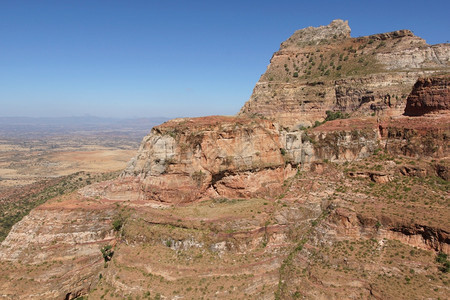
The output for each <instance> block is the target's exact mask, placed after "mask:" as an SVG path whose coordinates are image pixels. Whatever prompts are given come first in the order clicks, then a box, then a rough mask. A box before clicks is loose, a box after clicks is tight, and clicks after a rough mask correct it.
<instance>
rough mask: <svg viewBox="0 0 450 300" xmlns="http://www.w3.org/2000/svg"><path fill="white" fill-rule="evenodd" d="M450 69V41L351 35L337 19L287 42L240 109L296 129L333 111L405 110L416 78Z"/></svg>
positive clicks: (404, 33)
mask: <svg viewBox="0 0 450 300" xmlns="http://www.w3.org/2000/svg"><path fill="white" fill-rule="evenodd" d="M449 70H450V45H449V44H440V45H433V46H430V45H428V44H426V42H425V41H424V40H423V39H421V38H419V37H417V36H414V34H413V33H412V32H411V31H409V30H398V31H394V32H390V33H383V34H375V35H371V36H365V37H358V38H351V37H350V27H349V26H348V23H347V22H344V21H341V20H335V21H333V22H331V23H330V24H329V25H327V26H320V27H318V28H313V27H309V28H306V29H302V30H298V31H296V32H295V33H294V34H293V35H292V36H291V37H290V38H289V39H287V40H286V41H285V42H283V43H282V44H281V47H280V50H279V51H278V52H276V53H275V54H274V55H273V56H272V59H271V60H270V65H269V66H268V68H267V71H266V72H265V73H264V74H263V75H262V76H261V78H260V79H259V81H258V83H257V84H256V86H255V88H254V90H253V94H252V95H251V97H250V100H249V101H248V102H247V103H245V105H244V106H243V107H242V109H241V111H240V113H239V114H240V115H262V116H265V117H268V118H273V119H275V120H277V121H278V122H280V123H281V124H282V125H283V126H286V127H291V128H293V127H295V126H310V125H312V124H314V122H315V121H317V120H319V121H323V119H324V118H325V112H326V111H327V110H331V111H342V112H346V113H351V114H352V115H353V116H361V115H370V114H375V113H376V114H378V115H400V114H402V113H403V110H404V107H405V104H406V96H407V95H408V94H409V92H410V90H411V88H412V86H413V85H414V83H415V82H416V80H417V78H418V77H420V76H424V75H429V74H432V73H436V72H438V73H439V72H449Z"/></svg>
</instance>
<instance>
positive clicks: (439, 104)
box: [405, 75, 450, 116]
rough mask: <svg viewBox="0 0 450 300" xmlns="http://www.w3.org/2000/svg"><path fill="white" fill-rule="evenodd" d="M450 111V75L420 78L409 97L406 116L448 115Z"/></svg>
mask: <svg viewBox="0 0 450 300" xmlns="http://www.w3.org/2000/svg"><path fill="white" fill-rule="evenodd" d="M449 110H450V75H443V76H436V77H431V78H420V79H419V80H418V81H417V82H416V84H415V85H414V88H413V90H412V92H411V94H410V95H409V96H408V99H407V101H406V108H405V115H407V116H420V115H424V114H428V113H439V112H444V113H447V112H448V111H449Z"/></svg>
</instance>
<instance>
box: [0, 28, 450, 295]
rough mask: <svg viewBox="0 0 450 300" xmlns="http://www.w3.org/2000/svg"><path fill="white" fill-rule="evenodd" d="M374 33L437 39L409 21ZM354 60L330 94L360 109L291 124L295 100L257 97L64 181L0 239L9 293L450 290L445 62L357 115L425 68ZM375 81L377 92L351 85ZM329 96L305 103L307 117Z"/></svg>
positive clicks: (157, 133)
mask: <svg viewBox="0 0 450 300" xmlns="http://www.w3.org/2000/svg"><path fill="white" fill-rule="evenodd" d="M349 32H350V29H349V28H348V25H347V24H346V23H344V22H341V21H335V22H333V23H332V24H330V25H329V26H326V27H322V28H318V29H317V28H308V29H305V30H302V31H298V32H296V33H295V34H294V36H293V37H292V39H291V40H288V41H287V42H285V43H283V44H282V47H281V48H282V50H280V52H281V51H294V52H295V51H300V50H298V49H307V47H326V46H329V47H331V48H332V47H334V46H336V45H338V44H340V43H344V44H345V43H354V42H355V41H356V40H357V39H356V40H355V39H351V38H350V37H349ZM330 38H331V39H332V40H335V43H336V45H333V44H328V40H329V39H330ZM364 39H367V45H365V47H372V46H370V45H372V44H374V43H376V42H377V41H378V42H380V41H386V45H387V44H389V43H392V40H395V39H397V40H398V41H399V42H398V43H397V46H398V45H399V44H401V45H403V46H402V47H404V48H402V49H404V50H405V51H406V50H408V49H410V48H409V47H412V46H410V45H414V43H416V44H417V45H422V46H423V48H421V49H423V50H424V51H425V52H426V51H428V50H427V49H430V47H429V46H427V45H425V44H424V42H423V41H422V40H421V39H419V38H417V37H414V36H413V35H412V33H410V32H409V31H399V32H393V33H388V34H381V35H375V36H371V37H368V38H362V40H364ZM371 40H373V42H370V41H371ZM406 41H407V42H406ZM411 42H413V43H412V44H411ZM305 43H306V44H305ZM380 43H381V42H380ZM394 43H395V42H394ZM417 45H416V46H417ZM397 46H395V47H397ZM422 46H421V47H422ZM365 47H363V48H362V49H366V48H365ZM382 47H384V46H380V47H379V48H382ZM392 47H394V46H393V45H392ZM398 47H400V46H398ZM443 47H444V48H445V47H446V46H443ZM331 48H330V49H331ZM419 48H420V47H419ZM308 49H309V48H308ZM320 49H322V48H320ZM320 49H319V51H320ZM351 49H354V48H351ZM358 49H359V47H358ZM362 49H359V50H362ZM396 49H397V48H396ZM414 49H416V48H414ZM439 49H440V48H439ZM359 50H356V52H353V51H350V52H351V53H355V54H357V53H358V51H359ZM397 50H398V49H397ZM416 50H417V49H416ZM416 50H414V51H416ZM441 50H442V49H441ZM301 51H303V50H301ZM414 51H413V52H414ZM406 52H407V51H406ZM283 53H284V52H283ZM315 53H316V52H315ZM414 53H416V54H417V52H414ZM439 53H440V52H439ZM416 54H414V55H416ZM279 55H281V54H279ZM282 55H285V54H282ZM314 55H316V54H314ZM317 55H319V52H317ZM331 55H332V54H330V57H331ZM294 56H295V55H294ZM275 57H276V56H274V58H273V60H274V59H275ZM380 57H381V56H380ZM389 57H391V56H389V55H387V56H386V57H384V59H390V58H389ZM402 57H404V56H402ZM413 57H414V59H416V58H417V57H416V56H413ZM337 59H339V58H337ZM408 59H409V58H408ZM408 59H406V60H405V61H408ZM348 60H350V58H348V59H347V60H345V57H343V59H342V61H348ZM372 62H373V61H372ZM378 63H379V62H377V64H378ZM396 63H398V65H399V66H403V65H402V64H403V62H402V61H401V60H400V59H399V61H398V62H396ZM427 63H428V62H427ZM423 64H425V62H421V63H419V66H425V65H423ZM432 64H434V66H436V65H437V63H436V62H432ZM369 65H370V62H369V64H368V65H367V66H369ZM392 65H395V64H394V63H393V62H392ZM407 65H408V68H409V67H410V66H411V62H410V61H409V62H407ZM372 66H377V65H375V64H374V65H372ZM346 67H349V66H346ZM346 67H345V66H344V65H342V67H341V68H340V69H339V70H336V72H337V71H340V70H342V69H344V68H346ZM403 67H404V66H403ZM403 67H402V68H403ZM396 68H397V67H396ZM411 68H412V67H411ZM270 70H272V69H271V67H269V70H268V71H270ZM316 71H317V70H316ZM355 72H356V73H355V74H353V75H354V76H353V75H352V77H347V78H345V79H342V80H344V81H337V80H336V81H335V83H333V84H337V83H339V84H340V86H339V87H337V86H336V87H334V90H335V92H336V95H337V94H339V93H341V94H339V95H341V96H339V97H338V98H339V99H340V100H339V101H340V102H336V103H334V102H330V103H334V104H333V105H341V106H342V107H343V108H344V110H345V111H348V112H353V113H354V117H353V118H349V119H337V120H332V121H327V122H325V123H317V124H316V126H314V127H313V128H306V127H305V126H304V127H301V128H296V127H295V126H294V127H293V128H286V125H287V124H288V123H289V122H291V121H292V120H294V119H295V118H297V117H298V114H297V112H295V111H290V113H289V114H285V112H286V111H288V110H289V109H290V108H289V107H290V106H289V105H290V104H289V103H287V102H285V103H284V104H286V105H284V104H283V105H284V106H280V107H281V108H282V110H281V113H280V111H273V110H271V109H273V108H274V107H275V105H274V103H268V104H267V106H265V107H266V108H267V109H268V110H267V112H270V113H271V114H272V113H273V115H270V114H269V115H267V116H269V117H274V118H275V117H276V118H279V119H277V120H271V119H267V118H262V117H260V116H258V114H259V113H260V112H258V113H256V115H252V116H251V117H250V116H246V115H245V114H243V115H241V116H238V117H223V116H211V117H202V118H185V119H175V120H172V121H169V122H166V123H164V124H161V125H159V126H156V127H154V128H153V129H152V130H151V132H150V134H149V135H148V136H146V137H145V138H144V139H143V141H142V143H141V146H140V148H139V150H138V152H137V154H136V156H135V157H134V158H133V159H132V160H131V161H130V163H129V164H128V166H127V168H126V169H125V170H124V171H123V172H122V174H121V176H120V178H118V179H114V180H110V181H105V182H101V183H97V184H93V185H90V186H87V187H85V188H83V189H80V190H79V191H78V192H76V193H73V194H69V195H64V196H58V197H56V198H54V199H52V200H50V201H49V202H47V203H46V204H44V205H42V206H40V207H38V208H37V209H35V210H33V211H32V212H31V213H30V214H29V215H28V216H27V217H25V218H24V219H23V220H22V221H20V222H19V223H17V224H16V225H15V226H14V227H13V229H12V231H11V232H10V234H9V235H8V237H7V238H6V239H5V240H4V241H3V243H2V244H1V246H0V262H1V264H0V266H1V267H0V278H1V281H0V284H1V285H0V287H1V292H0V297H2V298H6V299H42V298H48V299H64V298H65V299H74V298H76V297H78V296H80V295H89V296H90V297H92V298H93V299H105V298H106V299H124V298H130V297H131V298H149V297H150V296H151V297H153V298H156V299H158V298H167V299H169V298H172V299H179V298H183V297H185V298H194V299H199V298H202V297H203V298H208V299H213V298H222V299H230V298H234V299H255V298H259V299H274V298H275V299H298V298H301V297H304V298H309V299H344V298H362V299H373V298H377V299H414V298H423V297H425V296H426V297H432V298H438V297H441V298H444V297H445V296H446V295H447V294H448V277H446V276H447V275H445V274H446V273H445V272H448V271H446V270H447V269H445V267H446V263H448V261H446V260H445V259H443V257H444V256H443V255H442V254H450V246H449V245H450V225H449V222H448V220H449V219H450V212H449V209H448V200H449V197H448V169H449V160H448V157H449V149H448V136H449V135H450V114H449V110H448V107H449V106H448V103H449V99H450V91H449V89H448V88H447V87H448V83H449V77H448V76H434V77H430V78H422V79H419V81H418V82H417V83H416V85H415V88H414V90H413V91H412V93H411V94H410V96H409V97H408V98H407V103H406V111H405V114H406V115H401V114H400V113H399V114H398V115H396V116H384V115H382V114H381V113H380V115H379V116H359V117H356V115H358V114H361V115H364V114H366V115H368V114H369V113H366V111H365V110H364V109H367V108H368V105H369V104H370V106H372V104H376V103H377V102H376V101H378V100H379V99H378V98H377V97H378V96H375V95H381V94H382V92H381V91H384V89H385V88H386V90H385V91H391V89H392V86H393V85H398V88H399V89H404V88H405V89H406V86H407V85H406V84H404V82H408V81H409V80H412V78H413V77H414V76H416V75H417V74H419V73H420V72H422V71H417V72H416V71H410V73H409V74H403V75H404V76H403V77H401V78H400V77H398V78H397V77H396V76H400V75H399V74H397V73H396V72H397V71H393V72H392V73H387V72H384V73H383V72H381V73H377V74H369V75H367V74H366V75H364V74H359V75H358V76H356V75H357V74H358V73H357V72H361V70H356V71H355ZM330 73H331V71H330ZM273 74H275V73H273ZM411 74H413V75H411ZM306 75H308V74H306ZM264 76H265V75H264ZM264 76H263V77H264ZM302 76H303V75H302ZM320 76H322V75H320ZM323 76H325V75H323ZM274 78H275V77H274ZM296 78H297V77H296ZM396 78H397V79H396ZM304 80H309V79H307V78H306V77H305V78H304ZM393 80H394V81H393ZM395 80H398V81H397V82H396V83H395ZM273 81H275V79H274V80H272V81H270V82H271V83H270V84H272V82H273ZM329 83H330V82H329V81H307V86H306V87H305V89H304V90H308V91H313V90H314V91H316V92H317V93H328V92H327V91H328V89H330V85H329ZM261 84H262V85H264V84H265V83H261ZM261 84H259V86H261ZM277 84H278V86H277V89H281V87H282V85H280V82H278V83H277ZM346 85H348V86H347V87H346ZM293 86H294V84H293ZM368 86H370V90H371V91H372V92H370V93H368V92H367V90H366V89H367V88H368ZM386 86H387V87H386ZM268 87H269V86H268V85H267V88H268ZM270 88H272V87H270ZM297 88H299V86H296V87H294V89H297ZM257 89H258V85H257V87H256V88H255V91H256V90H257ZM331 89H333V88H331ZM299 90H300V91H301V90H302V88H301V87H300V88H299ZM278 91H281V92H283V93H290V91H289V86H288V85H284V86H283V88H282V89H281V90H278ZM367 93H368V94H370V95H373V97H374V98H373V99H374V100H373V101H372V98H370V99H368V100H367V99H366V98H364V99H366V100H367V101H366V100H364V101H366V103H362V104H361V103H360V104H357V103H358V101H359V100H357V101H356V100H352V99H356V98H358V97H360V96H361V95H366V94H367ZM383 93H384V92H383ZM405 93H406V92H405ZM408 93H409V91H408ZM326 97H328V96H327V94H323V97H322V96H319V98H322V99H327V98H326ZM345 97H349V98H345ZM352 97H353V98H352ZM338 98H336V99H338ZM394 98H395V97H394ZM358 99H359V98H358ZM376 99H378V100H376ZM383 99H385V100H386V101H387V102H383V103H381V102H380V103H378V104H379V105H381V106H376V107H380V108H381V109H383V110H384V112H387V111H388V110H390V108H387V107H388V106H389V105H388V104H386V103H388V102H389V101H393V100H392V99H393V98H392V97H391V98H389V97H388V98H383ZM389 99H390V100H389ZM404 99H406V97H404ZM404 99H403V100H401V101H404ZM385 100H383V101H385ZM258 101H259V100H258ZM283 101H284V100H283ZM327 101H328V100H327ZM355 101H356V102H355ZM364 101H363V102H364ZM399 101H400V100H399ZM401 101H400V102H399V103H401ZM250 102H251V101H250ZM250 102H249V103H250ZM249 103H247V104H246V106H245V107H250V106H251V107H252V105H253V104H254V103H250V104H249ZM327 103H328V102H326V101H325V100H324V101H323V103H322V104H320V105H319V104H318V103H317V102H314V101H313V102H309V104H308V105H309V108H312V107H315V108H316V110H311V112H309V113H310V116H322V114H323V110H324V109H326V108H327V107H328V106H327V105H328V104H329V103H328V104H327ZM355 103H356V104H355ZM399 103H397V104H398V105H397V104H395V105H391V106H392V107H391V108H392V111H394V110H397V109H400V107H402V105H403V106H405V105H404V104H402V105H400V104H399ZM288 104H289V105H288ZM378 104H377V105H378ZM385 104H386V105H387V106H386V105H385ZM249 105H250V106H249ZM383 105H385V106H383ZM255 107H259V106H255ZM302 109H305V111H306V106H304V107H303V108H302ZM369 112H370V108H369ZM411 112H412V113H411ZM430 112H432V113H430ZM401 113H403V111H402V112H401ZM295 120H297V119H295ZM310 120H314V118H312V119H310ZM278 121H280V122H278ZM297 121H298V120H297ZM297 121H295V122H297ZM280 123H281V125H280ZM440 252H441V253H442V254H441V256H440V257H441V258H440V260H437V259H436V254H438V253H440ZM438 258H439V257H438ZM374 262H375V263H374ZM411 284H412V285H413V286H414V287H415V288H414V289H411V288H410V287H411V286H412V285H411Z"/></svg>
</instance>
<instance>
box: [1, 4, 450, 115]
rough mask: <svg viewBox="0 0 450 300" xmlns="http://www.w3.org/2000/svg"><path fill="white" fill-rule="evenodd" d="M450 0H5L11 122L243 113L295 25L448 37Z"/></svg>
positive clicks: (5, 74) (4, 94) (4, 60)
mask: <svg viewBox="0 0 450 300" xmlns="http://www.w3.org/2000/svg"><path fill="white" fill-rule="evenodd" d="M449 10H450V4H449V2H448V1H434V2H433V5H427V4H424V3H423V2H419V1H376V2H370V3H366V2H361V1H347V2H345V4H343V3H342V2H335V1H320V2H314V3H313V2H302V1H281V2H280V1H279V2H276V3H275V2H273V1H258V3H257V5H255V4H254V2H252V1H227V2H223V3H222V2H211V1H189V2H182V1H165V2H154V1H132V2H127V3H124V2H120V1H95V3H94V2H61V1H24V2H3V3H1V4H0V38H1V40H2V42H3V43H2V47H1V50H0V64H1V65H2V68H0V104H1V107H2V109H1V110H0V117H71V116H84V115H86V114H88V115H92V116H98V117H107V118H111V117H112V118H142V117H158V116H164V117H166V118H175V117H196V116H204V115H216V114H219V115H234V114H236V113H237V112H238V111H239V109H240V108H241V106H242V105H243V104H244V102H245V101H247V100H248V99H249V97H250V95H251V93H252V90H253V87H254V85H255V83H256V82H257V81H258V79H259V77H260V75H261V74H263V73H264V72H265V70H266V66H267V65H268V64H269V61H270V58H271V56H272V54H273V53H274V52H275V51H277V50H278V49H279V45H280V43H281V42H282V41H284V40H286V39H287V38H288V37H289V36H290V35H292V34H293V33H294V31H296V30H298V29H301V28H305V27H309V26H320V25H327V24H329V23H330V22H331V21H332V20H333V19H343V20H348V21H349V25H350V27H351V29H352V36H353V37H356V36H363V35H370V34H376V33H380V32H387V31H393V30H398V29H410V30H412V31H413V32H414V33H415V34H416V35H418V36H420V37H422V38H424V39H425V40H426V41H427V42H428V43H429V44H436V43H443V42H447V41H448V40H449V39H450V38H449V31H448V28H450V19H449V18H448V16H447V14H448V11H449Z"/></svg>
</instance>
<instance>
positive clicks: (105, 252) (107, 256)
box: [100, 245, 114, 262]
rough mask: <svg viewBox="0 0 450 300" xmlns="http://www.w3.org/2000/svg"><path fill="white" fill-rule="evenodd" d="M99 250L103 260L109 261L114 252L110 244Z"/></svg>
mask: <svg viewBox="0 0 450 300" xmlns="http://www.w3.org/2000/svg"><path fill="white" fill-rule="evenodd" d="M100 251H101V252H102V256H103V259H104V260H105V262H107V261H110V260H111V258H112V256H113V254H114V250H112V245H106V246H104V247H103V248H101V249H100Z"/></svg>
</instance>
